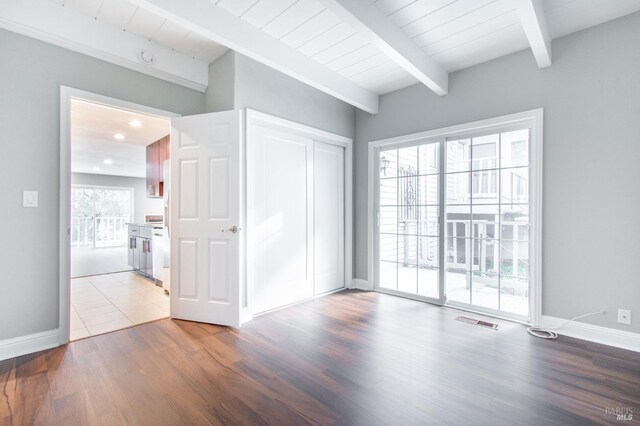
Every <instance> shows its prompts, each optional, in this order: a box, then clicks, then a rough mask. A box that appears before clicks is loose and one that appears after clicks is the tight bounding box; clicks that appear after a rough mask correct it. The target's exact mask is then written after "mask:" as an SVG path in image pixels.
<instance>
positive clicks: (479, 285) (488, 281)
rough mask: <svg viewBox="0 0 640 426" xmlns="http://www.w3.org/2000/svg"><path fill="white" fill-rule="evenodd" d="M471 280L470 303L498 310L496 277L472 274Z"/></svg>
mask: <svg viewBox="0 0 640 426" xmlns="http://www.w3.org/2000/svg"><path fill="white" fill-rule="evenodd" d="M471 280H472V285H471V288H472V293H471V303H472V304H473V305H475V306H481V307H483V308H488V309H499V295H498V293H499V288H498V287H499V284H498V275H490V274H483V273H480V272H474V273H473V275H472V277H471Z"/></svg>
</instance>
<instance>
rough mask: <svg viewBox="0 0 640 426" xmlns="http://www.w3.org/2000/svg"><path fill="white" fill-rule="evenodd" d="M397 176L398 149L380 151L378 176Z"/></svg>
mask: <svg viewBox="0 0 640 426" xmlns="http://www.w3.org/2000/svg"><path fill="white" fill-rule="evenodd" d="M396 176H398V150H397V149H392V150H389V151H381V152H380V177H381V178H385V177H396Z"/></svg>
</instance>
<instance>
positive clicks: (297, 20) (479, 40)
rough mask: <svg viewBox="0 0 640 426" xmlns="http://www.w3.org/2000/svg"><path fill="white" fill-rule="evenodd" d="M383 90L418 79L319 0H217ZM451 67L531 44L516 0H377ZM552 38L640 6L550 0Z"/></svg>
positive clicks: (624, 1) (620, 1)
mask: <svg viewBox="0 0 640 426" xmlns="http://www.w3.org/2000/svg"><path fill="white" fill-rule="evenodd" d="M211 1H212V2H213V3H215V4H217V5H218V6H219V7H221V8H223V9H225V10H226V11H228V12H230V13H232V14H234V15H236V16H238V17H240V18H241V19H242V20H244V21H246V22H248V23H250V24H251V25H253V26H255V27H257V28H260V29H261V30H262V31H264V32H265V33H266V34H268V35H270V36H272V37H275V38H277V39H279V40H280V41H282V42H283V43H285V44H287V45H289V46H291V47H293V48H295V49H297V50H298V51H300V52H301V53H304V54H305V55H307V56H310V57H311V58H313V59H314V60H316V61H317V62H319V63H321V64H323V65H325V66H327V67H328V68H330V69H332V70H334V71H336V72H338V73H339V74H341V75H343V76H344V77H347V78H348V79H350V80H351V81H353V82H355V83H357V84H359V85H361V86H362V87H364V88H366V89H368V90H371V91H373V92H375V93H379V94H383V93H387V92H391V91H393V90H397V89H399V88H402V87H406V86H408V85H411V84H415V83H416V82H417V80H416V79H415V78H414V77H413V76H411V75H410V74H409V73H408V72H407V71H406V70H404V69H403V68H401V67H400V66H399V65H397V64H396V63H395V62H393V61H392V60H391V59H389V58H388V57H387V56H386V55H385V54H384V53H383V52H381V51H380V49H378V48H377V47H375V46H374V45H372V44H371V43H369V42H368V41H367V40H366V39H365V38H364V37H363V36H361V35H360V34H358V33H357V32H356V31H355V30H354V29H353V28H351V27H349V26H348V25H347V24H345V23H344V22H342V21H341V20H340V19H339V18H338V17H337V16H336V15H335V14H334V13H333V12H331V11H330V10H328V9H327V8H325V7H323V6H322V4H321V2H319V1H317V0H211ZM370 1H372V3H373V4H375V6H376V7H378V8H380V9H381V10H382V11H383V12H384V13H385V14H386V15H387V16H388V17H389V19H391V20H392V21H393V22H394V23H395V24H396V25H397V26H398V27H400V28H401V29H402V30H403V31H404V33H405V34H406V35H408V36H409V37H410V38H411V39H412V40H413V41H414V42H415V43H416V44H417V45H418V46H419V47H420V48H421V49H422V50H423V51H424V52H425V54H426V55H428V56H430V57H431V58H432V59H434V60H435V61H436V62H437V63H439V64H440V65H441V66H442V68H444V69H445V70H446V71H448V72H453V71H457V70H460V69H464V68H467V67H470V66H472V65H475V64H478V63H481V62H485V61H488V60H491V59H494V58H497V57H500V56H504V55H507V54H509V53H513V52H516V51H519V50H523V49H526V48H528V47H529V42H528V41H527V37H526V35H525V32H524V31H523V28H522V25H521V22H520V18H519V16H518V13H517V11H516V7H515V2H514V1H513V0H370ZM543 6H544V10H545V14H548V21H549V31H550V33H551V36H552V38H555V37H559V36H563V35H566V34H569V33H571V32H574V31H577V30H580V29H583V28H587V27H589V26H592V25H596V24H598V23H601V22H605V21H607V20H610V19H613V18H616V17H619V16H622V15H625V14H628V13H631V12H634V11H636V10H639V9H640V2H639V1H636V0H616V1H607V2H603V1H600V0H544V1H543Z"/></svg>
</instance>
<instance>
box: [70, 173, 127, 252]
mask: <svg viewBox="0 0 640 426" xmlns="http://www.w3.org/2000/svg"><path fill="white" fill-rule="evenodd" d="M132 217H133V189H132V188H107V187H100V186H83V185H73V186H72V188H71V247H86V248H99V247H123V246H126V245H127V241H128V237H127V223H128V222H131V220H132Z"/></svg>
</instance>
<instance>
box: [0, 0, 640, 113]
mask: <svg viewBox="0 0 640 426" xmlns="http://www.w3.org/2000/svg"><path fill="white" fill-rule="evenodd" d="M27 5H29V6H30V7H27ZM47 5H49V6H50V7H54V5H55V7H54V9H55V10H53V9H50V8H49V7H47ZM532 5H533V6H532ZM345 10H347V14H345ZM354 10H355V12H354ZM638 10H640V0H181V1H180V2H177V1H176V2H173V1H169V0H20V1H17V0H15V1H5V2H0V26H4V27H6V28H9V29H12V30H16V31H18V32H23V33H26V34H29V35H31V36H34V37H39V38H42V39H45V40H47V41H49V42H52V43H58V44H61V45H64V46H65V47H69V48H72V49H74V48H75V49H76V50H79V51H82V52H83V53H87V52H88V54H93V55H94V56H96V57H100V58H101V59H105V60H111V61H113V62H116V63H120V64H121V65H124V66H129V67H131V68H133V69H136V70H138V71H141V72H147V73H149V74H151V75H155V76H158V77H160V78H166V79H168V80H171V81H174V82H176V83H178V84H183V85H186V86H187V87H192V88H196V89H197V90H204V88H205V87H206V84H207V74H206V73H207V70H206V64H208V63H209V62H211V61H213V60H214V59H215V58H217V57H218V56H219V55H221V54H222V53H224V51H225V50H226V49H227V48H226V47H223V45H224V46H229V47H230V48H233V49H235V50H237V51H239V52H240V53H243V54H245V55H247V56H250V57H252V58H253V59H256V60H258V61H260V62H263V63H265V64H267V65H269V66H271V67H273V68H275V69H278V70H279V71H282V72H284V73H286V74H288V75H290V76H292V77H293V78H297V79H299V80H300V81H303V82H305V83H307V84H309V85H311V86H313V87H316V88H318V89H319V90H323V91H325V92H326V93H329V94H331V95H333V96H335V97H337V98H339V99H342V100H344V101H346V102H349V103H351V104H352V105H355V106H357V107H358V108H361V109H363V110H365V111H368V112H372V113H375V112H376V111H377V108H378V95H380V94H384V93H388V92H391V91H394V90H397V89H400V88H403V87H406V86H409V85H412V84H415V83H417V82H418V81H421V82H423V83H424V84H426V85H427V86H429V87H430V88H432V89H433V90H434V91H435V92H436V93H438V94H440V95H446V93H447V73H449V72H454V71H457V70H461V69H464V68H467V67H470V66H473V65H476V64H479V63H482V62H485V61H488V60H491V59H494V58H497V57H500V56H503V55H507V54H509V53H513V52H516V51H519V50H523V49H528V48H529V47H530V46H534V47H533V51H534V53H535V57H536V61H537V62H538V65H539V66H540V67H543V66H546V65H548V63H547V64H544V63H543V62H544V61H543V62H541V61H540V60H539V57H544V55H545V54H546V55H547V56H546V57H547V58H551V60H550V61H549V62H550V63H551V64H552V55H551V54H550V53H551V52H550V48H549V45H548V40H549V39H550V38H551V39H552V38H556V37H561V36H564V35H567V34H570V33H572V32H575V31H578V30H581V29H585V28H588V27H590V26H593V25H597V24H600V23H603V22H606V21H609V20H611V19H615V18H618V17H620V16H623V15H627V14H629V13H632V12H635V11H638ZM63 12H64V13H63ZM538 12H539V13H538ZM527 13H529V14H528V15H527ZM35 15H38V16H35ZM340 17H342V18H340ZM381 20H382V21H384V22H381ZM177 23H180V24H177ZM72 29H75V31H72ZM108 29H109V30H108ZM525 29H526V31H527V32H526V33H525ZM532 29H533V30H532ZM92 30H95V32H99V33H100V37H97V36H95V37H89V36H87V34H88V33H90V32H92ZM532 31H533V32H532ZM536 31H537V32H536ZM47 35H48V36H47ZM124 35H127V36H128V38H126V37H124ZM123 37H124V38H123ZM61 40H62V41H61ZM140 41H144V42H145V43H148V46H150V47H151V49H152V50H154V52H155V53H156V54H157V55H158V60H157V61H155V62H154V64H153V65H151V66H141V65H140V61H139V60H138V59H137V58H136V56H135V55H136V54H137V52H139V51H140V50H139V49H140V47H141V46H143V47H144V46H146V45H145V44H141V43H140ZM536 43H537V44H536ZM79 45H81V48H78V46H79ZM92 46H93V50H92ZM545 47H546V51H544V49H545ZM540 48H542V49H543V52H542V56H540V50H539V49H540ZM162 49H166V51H163V50H162ZM172 52H173V53H175V55H173V56H172V55H171V53H172ZM119 56H124V57H126V58H125V60H118V58H119ZM131 56H133V58H132V57H131ZM185 59H189V60H190V61H191V62H189V61H185ZM551 66H553V65H551ZM430 82H431V83H433V84H432V85H430Z"/></svg>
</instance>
